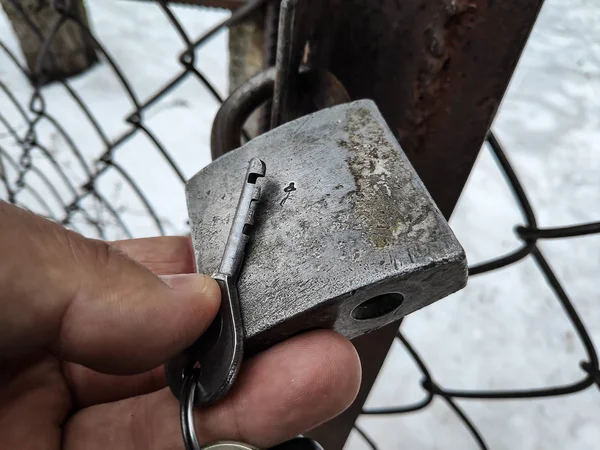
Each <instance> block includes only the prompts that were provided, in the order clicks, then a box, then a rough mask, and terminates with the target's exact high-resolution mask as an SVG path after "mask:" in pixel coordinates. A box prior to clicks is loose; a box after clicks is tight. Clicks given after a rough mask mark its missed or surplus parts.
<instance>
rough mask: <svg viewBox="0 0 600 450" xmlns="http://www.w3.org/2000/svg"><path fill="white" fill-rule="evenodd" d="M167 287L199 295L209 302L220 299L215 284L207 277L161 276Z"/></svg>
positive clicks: (189, 275) (198, 275) (191, 274)
mask: <svg viewBox="0 0 600 450" xmlns="http://www.w3.org/2000/svg"><path fill="white" fill-rule="evenodd" d="M160 278H161V279H162V280H163V281H164V282H165V283H166V284H167V285H168V286H170V287H171V288H172V289H174V290H176V291H181V292H185V293H188V294H199V295H202V296H203V297H206V298H208V299H209V300H212V299H216V301H218V299H219V298H220V294H221V291H220V290H219V286H218V285H217V282H216V281H215V280H214V279H212V278H211V277H209V276H207V275H202V274H198V273H189V274H180V275H162V276H161V277H160Z"/></svg>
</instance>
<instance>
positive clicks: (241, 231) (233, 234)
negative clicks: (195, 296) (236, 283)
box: [219, 158, 266, 277]
mask: <svg viewBox="0 0 600 450" xmlns="http://www.w3.org/2000/svg"><path fill="white" fill-rule="evenodd" d="M265 174H266V165H265V163H264V161H262V160H261V159H259V158H252V159H251V160H250V162H249V164H248V169H247V171H246V177H245V178H244V184H243V186H242V192H241V194H240V199H239V201H238V205H237V208H236V211H235V216H234V217H233V222H232V224H231V230H230V231H229V236H228V238H227V243H226V244H225V251H224V252H223V258H222V259H221V264H220V266H219V273H221V274H225V275H228V276H230V277H236V276H237V274H238V272H239V270H240V268H241V266H242V262H243V261H244V252H245V248H246V244H247V242H248V238H249V236H248V234H249V232H250V228H251V227H252V225H253V224H254V213H255V211H256V204H257V202H258V199H259V197H260V186H257V185H256V182H257V180H258V178H261V177H264V176H265Z"/></svg>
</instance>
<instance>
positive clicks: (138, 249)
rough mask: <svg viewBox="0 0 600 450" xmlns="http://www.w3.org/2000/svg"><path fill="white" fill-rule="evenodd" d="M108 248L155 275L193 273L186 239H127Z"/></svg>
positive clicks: (192, 256) (190, 250)
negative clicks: (115, 250)
mask: <svg viewBox="0 0 600 450" xmlns="http://www.w3.org/2000/svg"><path fill="white" fill-rule="evenodd" d="M110 246H111V247H112V248H114V249H117V250H119V251H120V252H122V253H124V254H125V255H127V256H128V257H130V258H131V259H134V260H135V261H137V262H139V263H140V264H143V265H144V266H146V267H147V268H148V269H150V270H151V271H152V272H154V273H155V274H156V275H171V274H178V273H192V272H194V267H195V264H194V255H193V251H192V246H191V242H190V239H189V238H187V237H183V236H165V237H156V238H144V239H127V240H124V241H113V242H111V243H110Z"/></svg>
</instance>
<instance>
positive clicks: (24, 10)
mask: <svg viewBox="0 0 600 450" xmlns="http://www.w3.org/2000/svg"><path fill="white" fill-rule="evenodd" d="M52 3H54V2H52V1H51V0H0V5H2V9H4V11H5V12H6V14H7V16H8V18H9V20H10V22H11V24H12V27H13V29H14V31H15V34H16V35H17V39H18V40H19V43H20V45H21V50H22V51H23V54H24V56H25V61H26V63H27V67H28V69H29V76H30V78H31V80H32V82H35V83H38V84H46V83H49V82H51V81H54V80H61V79H65V78H67V77H69V76H72V75H77V74H79V73H81V72H83V71H85V70H86V69H88V68H89V67H91V66H92V65H93V64H94V63H95V62H97V61H98V57H97V55H96V51H95V48H96V46H95V43H94V41H93V39H92V38H91V37H90V35H89V34H88V33H87V31H86V30H84V29H83V28H82V27H81V26H80V25H79V24H78V23H77V21H76V20H72V19H70V18H68V17H66V16H64V14H63V13H61V12H60V11H58V10H56V9H54V8H53V6H52ZM60 3H61V4H63V5H64V7H65V8H68V9H67V11H68V14H69V15H72V16H74V17H76V18H77V19H78V20H79V21H81V24H82V25H83V26H85V27H86V28H88V27H89V25H88V21H87V15H86V11H85V6H84V4H83V0H64V1H63V2H60ZM63 16H64V17H63ZM57 25H58V28H57V29H56V32H55V33H53V31H54V30H55V28H56V27H57ZM48 39H50V42H48V43H46V41H47V40H48ZM44 49H47V50H45V54H42V52H43V51H44Z"/></svg>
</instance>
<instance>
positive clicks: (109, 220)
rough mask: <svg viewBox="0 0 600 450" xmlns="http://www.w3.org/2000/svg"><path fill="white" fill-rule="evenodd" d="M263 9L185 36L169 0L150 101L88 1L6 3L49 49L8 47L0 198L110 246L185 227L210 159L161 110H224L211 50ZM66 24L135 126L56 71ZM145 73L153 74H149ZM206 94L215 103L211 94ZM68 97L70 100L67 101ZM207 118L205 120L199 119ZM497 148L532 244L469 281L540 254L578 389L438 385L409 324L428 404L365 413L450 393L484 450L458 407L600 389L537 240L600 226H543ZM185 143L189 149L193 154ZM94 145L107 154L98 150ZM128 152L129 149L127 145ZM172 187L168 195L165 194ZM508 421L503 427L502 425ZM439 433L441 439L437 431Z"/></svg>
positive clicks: (1, 83)
mask: <svg viewBox="0 0 600 450" xmlns="http://www.w3.org/2000/svg"><path fill="white" fill-rule="evenodd" d="M264 3H266V1H265V0H251V1H248V2H246V3H245V4H244V6H243V7H241V8H239V9H237V10H236V11H235V12H234V13H233V14H232V15H231V16H227V17H226V19H224V20H222V21H220V22H218V23H216V24H212V25H211V26H210V27H209V29H208V31H206V32H205V33H203V34H202V35H200V36H194V37H192V36H191V33H190V32H188V31H186V27H185V24H183V20H182V18H181V17H178V16H177V15H176V14H175V13H174V11H173V7H172V6H169V4H168V3H167V2H164V1H157V2H155V6H156V8H160V11H161V12H162V14H163V15H164V19H165V20H166V22H168V23H169V24H170V27H171V29H172V31H173V32H174V33H176V34H177V36H178V38H179V39H180V40H181V42H182V43H183V50H182V51H181V52H179V53H178V54H173V55H172V59H173V61H176V62H177V66H174V65H173V64H172V63H173V61H170V62H166V61H165V63H168V64H171V66H170V67H171V68H173V67H178V69H177V74H176V75H175V76H172V77H171V78H170V79H168V80H167V81H163V82H162V85H161V87H160V89H158V90H154V91H151V90H148V89H145V91H146V92H145V96H144V99H141V98H140V96H139V94H138V90H137V89H136V85H135V80H133V79H131V77H128V76H126V75H125V71H124V70H122V68H121V67H120V66H119V65H118V64H117V63H116V62H115V58H113V57H112V56H111V52H117V51H120V50H119V49H115V48H112V49H108V48H105V47H104V46H103V45H102V44H101V43H100V42H99V41H98V40H97V39H96V38H95V34H94V33H93V32H92V31H90V28H89V25H88V21H87V19H86V17H85V15H84V14H82V12H81V10H79V9H77V8H74V7H73V5H74V4H76V5H79V2H68V1H67V2H61V1H54V2H48V1H43V0H40V1H35V2H25V1H23V2H22V1H18V0H2V2H1V4H2V6H3V7H4V9H5V12H7V13H9V15H10V16H11V17H12V18H13V25H14V24H15V20H16V21H18V23H19V26H20V27H26V30H23V29H21V30H17V28H15V31H16V34H19V32H21V33H23V34H25V35H27V36H29V38H30V39H37V43H35V44H34V47H36V48H38V49H39V53H38V54H37V57H36V58H35V61H34V62H31V61H29V65H28V64H27V62H26V60H27V55H25V56H26V57H25V61H24V58H23V57H22V56H21V55H20V54H19V50H18V49H17V48H15V45H14V42H13V43H12V44H10V43H8V42H6V41H5V40H2V39H0V52H2V53H3V55H2V56H3V57H4V60H5V61H10V63H11V64H13V65H14V67H16V68H17V70H18V71H19V72H20V73H21V77H22V83H29V82H31V83H32V86H33V89H32V91H31V95H30V97H29V98H28V99H26V100H24V99H23V98H22V96H19V95H17V94H16V93H15V89H14V86H11V85H10V84H9V83H7V82H6V81H5V80H4V79H3V78H4V76H3V72H0V98H2V100H1V103H0V104H1V105H2V108H0V186H1V187H0V198H2V199H4V200H7V201H9V202H11V203H15V204H17V205H20V206H23V207H26V208H29V209H31V210H33V211H35V212H37V213H39V214H42V215H44V216H47V217H49V218H51V219H52V220H56V221H58V222H60V223H62V224H64V225H65V226H68V227H71V228H73V229H74V230H76V231H80V232H82V233H83V234H86V235H88V236H94V237H98V238H102V239H115V238H126V237H134V236H139V235H157V234H171V233H182V232H185V231H186V224H185V204H184V195H183V183H184V182H185V180H186V179H187V178H188V177H189V176H190V175H192V174H193V173H194V172H196V171H197V170H198V169H199V168H200V167H201V166H202V165H203V164H205V163H207V162H208V161H207V160H206V159H204V160H202V158H201V157H200V156H199V157H198V165H197V166H194V167H188V165H189V164H188V165H186V167H184V168H182V166H181V164H180V163H179V162H178V153H180V152H183V151H191V152H193V151H197V149H196V144H195V143H194V142H190V141H189V140H187V141H183V142H177V141H175V142H170V144H169V145H167V144H164V143H163V142H162V140H161V139H160V138H159V137H158V133H157V132H156V131H155V129H156V128H161V127H162V128H161V129H162V130H163V131H164V130H165V129H166V130H170V129H171V127H172V126H173V123H172V121H173V120H177V119H176V118H175V119H173V117H172V116H169V121H167V120H166V119H165V118H164V116H162V115H160V114H159V113H157V111H159V112H160V108H161V107H163V108H166V107H170V108H182V111H183V112H181V114H185V115H187V116H189V115H190V114H193V111H191V110H189V109H186V108H188V107H189V104H188V103H187V102H188V101H187V100H186V99H185V98H180V97H177V98H173V97H172V96H171V97H170V94H172V92H173V91H174V90H176V89H177V87H178V86H180V85H182V84H185V83H188V84H189V83H194V84H197V85H198V86H202V89H204V90H205V92H204V95H205V97H203V98H204V99H205V100H206V101H213V102H214V108H213V110H214V109H216V108H217V106H218V104H219V103H220V102H222V94H220V92H219V91H220V90H219V88H218V87H215V86H213V85H212V84H211V82H210V81H209V79H208V76H207V75H206V74H205V73H204V71H203V70H201V69H200V68H199V60H201V58H202V55H201V50H202V48H203V46H205V44H206V43H207V42H209V41H210V40H211V39H212V38H213V37H215V36H216V35H218V34H219V33H221V32H222V31H223V30H224V29H226V28H227V27H231V26H233V25H236V24H239V23H241V22H243V21H244V20H245V19H247V18H248V17H249V16H250V15H251V14H252V13H253V12H254V11H255V10H256V9H257V8H260V7H261V6H263V4H264ZM44 9H47V10H48V15H47V16H48V17H49V18H50V19H49V22H48V21H46V22H44V23H43V24H40V22H39V20H38V18H39V16H40V12H41V11H42V12H43V10H44ZM15 18H16V19H15ZM109 25H110V24H105V26H109ZM149 26H152V24H149ZM44 27H45V28H44ZM66 27H70V33H71V34H73V33H78V36H79V37H78V38H79V39H80V40H81V41H82V42H85V43H87V45H91V46H92V47H93V48H94V49H95V54H97V55H99V57H100V60H101V66H102V70H105V71H106V70H110V72H112V75H113V76H114V79H116V80H118V83H119V84H120V86H121V87H122V91H123V97H124V98H126V99H127V101H128V103H129V104H131V105H132V109H131V112H130V114H129V115H128V116H127V117H126V118H125V121H124V124H123V123H122V119H121V118H120V117H117V118H115V117H112V116H111V114H110V113H109V114H106V113H105V112H103V113H101V114H99V113H98V112H97V111H94V108H92V107H91V106H89V105H88V101H87V100H86V98H85V95H83V94H81V92H82V91H84V92H85V83H84V82H83V81H82V80H81V79H78V78H76V79H66V78H64V77H60V76H57V74H56V72H54V71H53V70H52V69H53V67H55V64H58V63H59V62H58V61H57V60H54V61H53V59H59V58H61V55H60V51H57V49H56V48H55V46H53V40H55V39H58V37H59V36H60V35H61V31H64V30H65V29H66ZM2 36H4V35H2ZM59 50H60V49H59ZM149 50H150V51H151V49H149ZM86 52H87V51H86V50H85V49H82V50H81V54H82V55H83V56H82V57H84V58H85V57H86V55H87V58H88V60H85V61H83V63H82V64H83V65H86V64H88V65H94V64H95V58H94V57H90V56H89V53H86ZM73 70H74V71H77V70H79V71H81V70H83V69H81V68H80V69H77V68H76V69H73ZM94 70H99V69H98V68H95V69H94ZM137 70H144V68H143V67H138V68H137ZM104 74H105V72H104ZM50 81H54V84H53V85H51V86H46V84H47V83H48V82H50ZM58 87H60V90H58ZM21 91H22V90H21ZM207 93H208V96H209V97H210V98H209V97H206V94H207ZM65 96H67V97H68V98H69V102H70V103H71V104H72V107H71V108H70V109H69V111H70V113H69V114H68V116H66V115H65V114H64V110H61V109H58V110H56V109H53V108H52V102H53V101H56V100H57V98H59V97H62V98H64V97H65ZM211 99H212V100H211ZM61 101H63V102H64V99H63V100H61ZM63 104H64V103H63ZM73 111H77V113H76V114H75V113H73ZM198 119H199V120H198V124H197V127H203V128H204V129H206V130H208V129H209V128H210V122H208V121H207V120H206V117H204V118H202V117H199V118H198ZM202 120H204V122H205V123H200V122H201V121H202ZM73 124H76V127H75V130H76V132H75V133H73V131H69V130H73V129H74V128H73V126H72V125H73ZM67 125H69V126H67ZM78 129H81V132H78ZM115 130H116V131H115ZM204 133H206V131H204ZM175 134H176V131H175ZM57 142H60V143H61V145H60V148H61V149H62V150H61V151H60V152H58V151H57V145H56V143H57ZM487 145H489V147H490V148H491V150H492V152H493V155H494V157H495V159H496V161H497V163H498V165H499V167H500V168H501V170H502V173H503V175H504V176H505V178H506V180H507V181H508V183H509V185H510V188H511V189H512V192H513V194H514V198H515V201H516V202H517V205H518V207H519V208H520V211H521V213H522V216H523V223H524V225H520V226H517V227H516V233H517V235H518V238H519V239H520V242H521V246H520V248H519V249H517V250H516V251H513V252H511V253H510V254H508V255H503V256H501V257H498V258H497V259H494V260H491V261H489V262H485V263H482V264H478V265H476V266H473V267H470V270H469V274H470V276H478V275H479V276H481V275H483V274H485V273H488V272H490V271H495V270H497V269H500V268H502V267H505V266H507V265H509V264H512V263H515V262H517V261H519V260H522V259H524V258H531V259H533V261H534V262H535V264H536V265H537V267H538V269H539V270H540V271H541V273H542V274H543V277H544V279H545V281H546V282H547V284H548V285H549V286H550V288H551V289H552V291H553V293H554V295H555V298H556V301H557V302H559V303H560V305H561V307H562V310H563V312H564V314H565V315H566V317H567V318H568V320H569V322H570V324H571V326H572V328H573V331H574V332H575V334H576V336H577V338H578V339H579V340H580V342H581V344H583V347H584V348H585V352H586V358H585V360H584V361H582V362H581V364H580V373H581V376H580V377H579V378H578V379H575V380H573V381H572V382H570V383H565V384H563V385H556V386H548V387H545V388H539V389H514V390H513V389H511V390H489V391H482V390H475V389H474V390H455V389H450V388H446V387H443V386H441V385H440V384H439V383H438V382H436V380H435V374H433V373H431V372H430V370H429V369H428V365H427V362H426V361H425V360H424V359H423V358H422V357H421V356H420V355H419V349H418V345H415V344H413V343H411V342H409V340H408V339H407V338H406V336H405V335H404V334H403V331H402V328H401V329H400V330H399V331H398V334H397V339H398V341H399V342H400V343H401V344H402V345H403V346H404V347H405V349H406V350H407V352H408V354H409V355H410V356H411V357H412V358H413V359H414V361H415V363H416V364H417V366H418V368H419V370H420V372H421V373H422V381H421V385H420V386H415V389H417V390H419V389H420V390H421V391H422V392H423V399H422V400H420V401H418V402H416V403H414V404H408V405H399V406H397V407H386V408H370V409H366V410H365V411H364V414H365V415H368V416H382V415H402V414H410V413H413V412H416V411H419V410H422V409H424V408H428V407H429V406H430V405H431V404H432V402H433V401H434V400H435V399H436V398H439V399H441V400H443V401H444V402H445V403H447V405H448V406H449V407H450V408H451V410H452V411H454V413H455V414H456V417H458V418H459V419H460V420H461V421H462V422H463V424H464V426H465V427H466V428H467V429H468V430H469V431H470V433H471V435H472V437H473V439H474V440H475V441H476V443H477V444H478V446H479V447H480V448H482V449H485V448H488V447H487V445H486V439H485V436H484V435H483V434H482V433H481V432H480V431H479V430H478V428H477V426H476V424H475V423H474V422H473V421H472V420H471V419H469V417H468V416H467V414H466V413H465V411H464V410H463V409H462V408H461V407H460V406H459V405H458V404H457V402H456V400H457V399H481V400H492V399H521V400H523V401H526V400H527V399H534V398H541V397H555V396H562V395H568V394H574V393H577V392H580V391H583V390H586V389H588V388H591V387H593V386H594V385H595V386H596V387H598V388H600V369H599V363H598V356H597V352H596V349H595V347H594V343H593V342H592V339H591V338H590V334H589V333H588V331H587V330H586V327H585V325H584V323H583V321H582V318H581V316H580V315H579V314H578V313H577V311H576V309H575V308H574V306H573V303H572V301H571V299H570V297H569V296H568V295H567V293H566V291H565V289H564V288H563V286H562V284H561V283H560V282H559V280H558V278H557V276H556V275H555V274H554V272H553V270H552V268H551V265H550V263H549V262H548V260H547V259H546V258H545V256H544V254H543V253H542V251H541V250H540V247H539V245H538V241H539V240H544V239H564V238H569V237H574V236H583V235H588V234H592V233H600V222H596V223H585V224H578V225H573V226H567V227H560V228H544V227H543V226H540V225H538V221H537V219H536V214H535V212H534V208H533V206H532V204H531V203H530V201H529V199H528V196H527V193H526V191H525V190H524V188H523V186H522V185H521V182H520V180H519V177H518V176H517V174H516V173H515V171H514V170H513V168H512V166H511V164H510V162H509V160H508V158H507V155H506V152H505V151H504V150H503V148H502V146H501V145H500V143H499V141H498V139H497V138H496V137H495V136H494V135H493V134H490V135H489V136H488V139H487ZM183 146H185V147H187V148H188V150H184V149H183ZM90 148H94V149H98V151H97V152H96V153H95V154H93V152H91V151H90ZM122 148H123V149H125V148H127V150H121V149H122ZM64 149H67V150H68V152H65V151H64ZM131 149H134V150H135V151H133V150H131ZM120 152H123V153H125V152H127V153H129V156H128V157H127V158H125V159H123V160H120V158H119V154H120ZM203 158H207V156H206V155H205V156H203ZM151 162H152V163H151ZM149 164H151V165H153V167H157V168H158V172H151V173H147V170H146V166H147V165H149ZM168 180H170V181H168ZM168 183H171V186H174V185H175V184H177V187H174V188H169V189H167V188H165V186H166V184H168ZM165 189H166V190H167V192H168V194H167V195H164V194H163V193H161V191H164V190H165ZM123 199H126V201H123ZM158 203H161V204H166V203H173V210H177V211H178V212H177V213H174V214H170V213H169V211H172V210H169V209H168V208H167V209H163V210H162V211H163V212H162V213H159V210H158V208H157V207H156V205H157V204H158ZM132 205H133V206H132ZM174 217H175V219H174ZM498 426H500V427H501V426H502V424H499V425H498ZM356 431H357V432H358V433H359V434H360V435H361V436H362V438H363V439H364V441H365V443H367V444H368V445H369V446H370V447H371V448H373V449H376V448H378V445H377V442H376V441H375V439H373V438H371V437H369V436H368V435H367V433H366V432H365V431H364V430H363V429H362V428H360V427H358V426H357V427H356ZM432 433H435V430H433V431H432Z"/></svg>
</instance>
